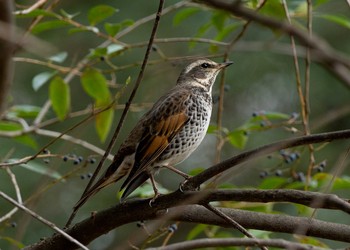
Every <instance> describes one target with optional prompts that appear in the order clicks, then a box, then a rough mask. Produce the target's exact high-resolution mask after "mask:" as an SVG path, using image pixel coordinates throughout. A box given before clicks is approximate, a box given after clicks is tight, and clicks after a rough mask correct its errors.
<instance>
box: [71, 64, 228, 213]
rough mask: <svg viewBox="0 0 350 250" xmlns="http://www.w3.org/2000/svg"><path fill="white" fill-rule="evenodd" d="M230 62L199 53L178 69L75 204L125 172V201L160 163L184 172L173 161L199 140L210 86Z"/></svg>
mask: <svg viewBox="0 0 350 250" xmlns="http://www.w3.org/2000/svg"><path fill="white" fill-rule="evenodd" d="M231 64H232V62H231V61H228V62H224V63H216V62H214V61H212V60H210V59H207V58H200V59H197V60H195V61H193V62H191V63H189V64H188V65H187V66H186V67H185V68H184V69H183V70H182V72H181V73H180V76H179V77H178V80H177V83H176V85H175V86H174V87H173V88H172V89H171V90H170V91H168V93H166V94H165V95H163V96H162V97H160V99H159V100H158V101H157V102H155V104H154V105H153V107H152V108H151V109H150V110H149V111H148V112H146V113H145V114H144V115H143V116H142V117H141V118H140V120H139V121H138V122H137V124H136V126H135V127H134V129H132V131H131V132H130V134H129V135H128V137H127V138H126V140H125V141H124V142H123V143H122V144H121V146H120V148H119V150H118V151H117V153H116V154H115V157H114V159H113V162H112V164H111V165H110V166H109V167H108V168H107V170H106V171H105V172H104V174H103V175H102V176H101V177H100V179H99V180H98V181H97V182H96V184H94V185H93V186H92V187H91V188H90V189H89V190H88V191H87V192H85V194H84V195H83V196H82V198H81V199H80V200H79V201H78V202H77V203H76V205H75V206H74V208H75V209H77V208H79V207H80V206H82V205H83V204H84V203H85V202H86V201H87V200H88V199H89V198H90V197H91V196H93V195H95V194H96V193H97V192H99V191H100V190H101V189H102V188H104V187H106V186H108V185H110V184H113V183H115V182H117V181H119V180H120V179H121V178H123V177H125V176H126V179H125V181H124V183H123V184H122V186H121V188H120V190H123V189H125V190H124V192H123V194H122V197H121V201H124V200H125V199H126V198H127V197H128V196H129V195H130V194H131V193H132V192H133V191H134V190H135V189H137V188H138V187H139V186H141V185H142V184H143V183H144V182H145V181H147V180H148V179H150V180H151V183H152V186H153V190H154V197H153V199H152V200H153V201H154V200H155V199H156V198H157V197H158V196H159V192H158V189H157V186H156V183H155V180H154V175H155V173H157V172H158V170H159V169H160V168H168V169H169V170H171V171H173V172H175V173H177V174H179V175H181V176H183V177H184V178H185V179H187V178H189V176H188V175H187V174H186V173H183V172H182V171H180V170H178V169H176V168H175V167H174V166H175V165H177V164H179V163H181V162H182V161H184V160H185V159H186V158H187V157H188V156H190V155H191V154H192V152H193V151H194V150H195V149H196V148H197V147H198V146H199V144H200V143H201V142H202V140H203V138H204V136H205V134H206V131H207V129H208V126H209V123H210V117H211V113H212V106H213V103H212V95H211V93H212V87H213V84H214V82H215V79H216V77H217V75H218V74H219V72H220V71H221V70H222V69H224V68H226V67H227V66H229V65H231Z"/></svg>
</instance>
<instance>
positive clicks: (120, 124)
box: [66, 0, 164, 227]
mask: <svg viewBox="0 0 350 250" xmlns="http://www.w3.org/2000/svg"><path fill="white" fill-rule="evenodd" d="M163 5H164V0H160V1H159V6H158V10H157V14H156V18H155V20H154V25H153V29H152V33H151V37H150V39H149V44H148V47H147V49H146V53H145V56H144V59H143V63H142V66H141V69H140V73H139V75H138V77H137V80H136V83H135V86H134V88H133V90H132V92H131V94H130V97H129V99H128V101H127V102H126V104H125V108H124V110H123V113H122V115H121V117H120V120H119V123H118V126H117V128H116V129H115V131H114V134H113V136H112V139H111V141H110V143H109V144H108V147H107V149H106V152H105V154H104V155H103V156H102V159H101V161H100V162H99V164H98V166H97V168H96V170H95V172H94V173H93V175H92V177H91V179H90V181H89V183H88V185H87V186H86V188H85V190H84V192H83V194H82V196H81V197H83V196H84V195H85V194H86V192H87V191H88V190H89V188H90V187H91V185H92V184H93V182H94V180H95V179H96V177H97V175H98V173H99V172H100V170H101V168H102V166H103V163H104V161H105V159H106V158H107V156H108V154H109V152H110V151H111V149H112V147H113V146H114V143H115V141H116V139H117V137H118V135H119V132H120V130H121V128H122V126H123V123H124V120H125V118H126V115H127V113H128V111H129V108H130V105H131V103H132V101H133V99H134V97H135V95H136V92H137V89H138V87H139V86H140V84H141V80H142V78H143V74H144V71H145V68H146V65H147V62H148V57H149V54H150V52H151V49H152V44H153V40H154V38H155V35H156V32H157V28H158V24H159V20H160V17H161V14H162V10H163ZM79 208H80V207H74V210H73V212H72V214H71V216H70V217H69V219H68V221H67V223H66V227H68V226H69V225H70V223H71V221H72V220H73V219H74V217H75V214H76V213H77V211H78V210H79Z"/></svg>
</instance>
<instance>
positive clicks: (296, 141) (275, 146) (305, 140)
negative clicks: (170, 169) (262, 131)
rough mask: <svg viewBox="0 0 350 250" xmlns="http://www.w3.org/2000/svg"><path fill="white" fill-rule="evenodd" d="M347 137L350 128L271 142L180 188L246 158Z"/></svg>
mask: <svg viewBox="0 0 350 250" xmlns="http://www.w3.org/2000/svg"><path fill="white" fill-rule="evenodd" d="M349 138H350V129H348V130H342V131H336V132H329V133H322V134H314V135H308V136H300V137H296V138H291V139H287V140H282V141H278V142H275V143H271V144H268V145H265V146H262V147H259V148H256V149H253V150H250V151H247V152H244V153H242V154H239V155H237V156H234V157H232V158H230V159H228V160H225V161H222V162H220V163H219V164H216V165H214V166H213V167H210V168H208V169H206V170H204V171H203V172H202V173H200V174H198V175H196V176H194V177H192V178H190V179H189V180H188V181H187V182H186V183H184V184H183V187H182V188H183V189H184V190H186V189H187V190H194V189H196V188H198V187H199V186H200V185H201V184H202V183H204V182H205V181H207V180H209V179H210V178H212V177H214V176H215V175H217V174H220V173H222V172H224V171H226V170H228V169H230V168H233V167H234V166H237V165H238V164H241V163H243V162H246V161H248V160H252V159H257V158H258V157H260V156H263V155H268V154H271V153H273V152H275V151H278V150H281V149H286V148H292V147H296V146H301V145H308V144H314V143H321V142H322V143H324V142H330V141H333V140H342V139H349Z"/></svg>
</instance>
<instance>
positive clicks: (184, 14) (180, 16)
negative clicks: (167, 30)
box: [173, 7, 200, 26]
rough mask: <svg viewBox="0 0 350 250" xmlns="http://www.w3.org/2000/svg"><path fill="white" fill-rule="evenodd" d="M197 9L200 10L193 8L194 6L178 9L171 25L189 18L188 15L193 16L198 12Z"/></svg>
mask: <svg viewBox="0 0 350 250" xmlns="http://www.w3.org/2000/svg"><path fill="white" fill-rule="evenodd" d="M199 11H200V9H199V8H195V7H191V8H186V9H183V10H180V11H178V12H177V13H176V15H175V16H174V18H173V25H174V26H177V25H179V24H180V23H181V22H182V21H184V20H185V19H187V18H189V17H190V16H193V15H194V14H196V13H198V12H199Z"/></svg>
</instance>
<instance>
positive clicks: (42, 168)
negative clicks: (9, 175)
mask: <svg viewBox="0 0 350 250" xmlns="http://www.w3.org/2000/svg"><path fill="white" fill-rule="evenodd" d="M18 160H19V159H16V158H13V159H10V160H9V162H10V163H12V162H17V161H18ZM19 166H21V167H23V168H25V169H28V170H30V171H33V172H35V173H38V174H42V175H46V176H49V177H51V178H53V179H61V178H62V177H63V176H62V175H61V174H60V173H59V172H57V171H55V170H52V169H49V168H48V167H47V166H46V165H43V164H40V163H38V162H35V161H30V162H28V163H26V164H20V165H19Z"/></svg>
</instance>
